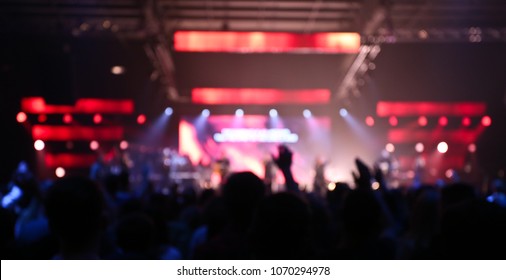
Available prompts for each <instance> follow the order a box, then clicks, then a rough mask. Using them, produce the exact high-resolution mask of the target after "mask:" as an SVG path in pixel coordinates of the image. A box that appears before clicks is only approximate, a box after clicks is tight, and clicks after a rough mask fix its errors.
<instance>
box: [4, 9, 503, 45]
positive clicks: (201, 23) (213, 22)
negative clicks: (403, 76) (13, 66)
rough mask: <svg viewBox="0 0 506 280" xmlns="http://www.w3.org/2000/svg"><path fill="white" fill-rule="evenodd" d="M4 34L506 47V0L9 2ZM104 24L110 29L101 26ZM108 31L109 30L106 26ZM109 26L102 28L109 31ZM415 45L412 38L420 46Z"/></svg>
mask: <svg viewBox="0 0 506 280" xmlns="http://www.w3.org/2000/svg"><path fill="white" fill-rule="evenodd" d="M0 20H1V22H2V24H1V25H0V31H1V32H11V31H28V32H44V33H47V32H72V30H74V29H75V28H79V27H80V26H81V25H82V24H83V23H86V24H88V25H87V26H86V25H85V26H83V29H90V30H98V31H100V30H101V29H104V28H105V29H108V28H112V29H113V30H114V31H116V32H118V34H121V35H124V36H134V37H135V36H138V37H143V36H144V35H145V34H146V32H148V33H149V32H152V31H153V29H156V28H158V27H157V26H155V25H156V24H157V23H160V25H161V26H162V27H163V29H164V30H165V31H166V32H170V31H172V30H182V29H184V30H224V29H225V30H255V31H291V32H322V31H325V32H327V31H354V32H360V33H361V34H362V35H378V34H393V35H396V36H400V37H403V38H410V36H413V35H415V37H416V35H417V34H418V32H419V31H420V30H426V31H428V32H429V34H431V33H432V34H434V35H435V36H444V35H448V36H450V37H452V36H453V37H452V38H458V36H460V35H461V33H466V32H468V31H469V30H468V29H469V28H471V27H479V28H481V29H482V30H483V33H487V34H488V35H490V36H491V37H494V36H495V37H497V38H501V36H503V37H502V38H503V39H504V36H505V34H506V1H503V0H370V1H367V0H341V1H330V0H278V1H266V0H257V1H252V0H145V1H143V0H4V1H1V2H0ZM104 21H108V23H106V24H105V25H103V24H104ZM109 23H110V25H109ZM104 26H105V27H104ZM415 37H413V38H415Z"/></svg>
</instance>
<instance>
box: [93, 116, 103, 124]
mask: <svg viewBox="0 0 506 280" xmlns="http://www.w3.org/2000/svg"><path fill="white" fill-rule="evenodd" d="M93 122H94V123H96V124H99V123H101V122H102V115H100V114H95V115H94V116H93Z"/></svg>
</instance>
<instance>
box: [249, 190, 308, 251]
mask: <svg viewBox="0 0 506 280" xmlns="http://www.w3.org/2000/svg"><path fill="white" fill-rule="evenodd" d="M312 237H313V235H312V231H311V212H310V208H309V205H308V204H307V203H306V202H304V201H303V200H302V199H300V198H299V197H297V196H296V195H295V194H293V193H277V194H274V195H272V196H271V197H268V198H267V199H266V200H265V201H264V202H263V203H261V204H260V206H259V209H258V212H257V215H256V218H255V221H254V224H253V227H252V231H251V243H250V244H251V251H252V258H254V259H276V260H277V259H311V258H313V257H314V252H313V246H312V245H313V244H312Z"/></svg>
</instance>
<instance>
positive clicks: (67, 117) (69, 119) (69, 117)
mask: <svg viewBox="0 0 506 280" xmlns="http://www.w3.org/2000/svg"><path fill="white" fill-rule="evenodd" d="M63 122H64V123H66V124H69V123H71V122H72V115H70V114H65V115H63Z"/></svg>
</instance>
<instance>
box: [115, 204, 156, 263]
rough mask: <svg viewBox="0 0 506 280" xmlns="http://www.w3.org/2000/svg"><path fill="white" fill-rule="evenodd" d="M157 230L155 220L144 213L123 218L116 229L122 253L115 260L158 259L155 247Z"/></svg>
mask: <svg viewBox="0 0 506 280" xmlns="http://www.w3.org/2000/svg"><path fill="white" fill-rule="evenodd" d="M155 237H156V229H155V224H154V223H153V220H152V219H151V218H150V217H149V216H147V215H145V214H142V213H132V214H128V215H126V216H125V217H123V218H121V219H120V221H119V222H118V225H117V228H116V239H117V244H118V247H119V248H120V252H119V254H118V255H117V256H115V258H117V259H123V260H149V259H158V258H159V256H158V253H159V252H158V251H157V250H156V247H155Z"/></svg>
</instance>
